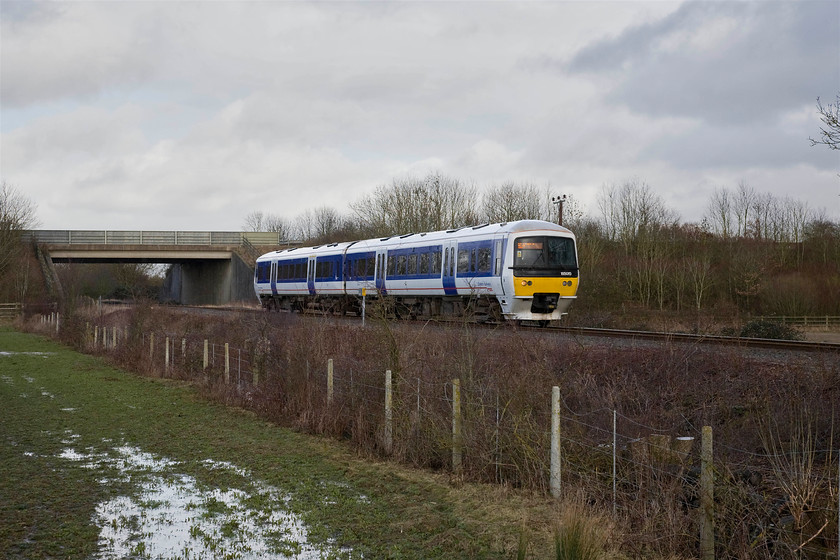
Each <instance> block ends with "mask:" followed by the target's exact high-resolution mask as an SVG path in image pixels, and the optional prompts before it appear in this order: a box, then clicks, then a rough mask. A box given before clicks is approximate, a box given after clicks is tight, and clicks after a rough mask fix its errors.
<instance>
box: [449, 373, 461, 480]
mask: <svg viewBox="0 0 840 560" xmlns="http://www.w3.org/2000/svg"><path fill="white" fill-rule="evenodd" d="M462 430H463V427H462V422H461V380H460V379H457V378H456V379H453V380H452V470H453V472H455V473H460V472H461V470H462V469H463V462H462V461H463V456H464V437H463V432H462Z"/></svg>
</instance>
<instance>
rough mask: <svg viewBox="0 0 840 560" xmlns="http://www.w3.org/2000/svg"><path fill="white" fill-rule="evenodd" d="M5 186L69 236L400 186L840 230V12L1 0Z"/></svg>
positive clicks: (185, 226) (338, 199) (291, 212)
mask: <svg viewBox="0 0 840 560" xmlns="http://www.w3.org/2000/svg"><path fill="white" fill-rule="evenodd" d="M0 10H2V11H1V12H0V25H2V29H0V94H1V95H2V98H0V132H2V138H0V178H2V180H4V181H6V182H7V183H9V184H11V185H13V186H14V187H16V188H17V189H18V190H19V191H21V192H23V193H24V194H26V195H27V196H29V197H30V198H31V199H32V200H33V201H34V202H35V203H36V205H37V214H38V218H39V220H40V223H41V224H40V225H41V227H43V228H46V229H65V228H70V229H146V230H154V229H165V230H172V229H177V230H216V231H219V230H239V229H240V228H241V227H242V226H243V224H244V221H245V216H246V215H247V214H248V213H250V212H252V211H255V210H262V211H264V212H270V213H274V214H278V215H282V216H286V217H288V218H294V216H295V215H297V214H298V213H300V212H301V211H303V210H306V209H313V208H316V207H318V206H323V205H329V206H332V207H334V208H336V209H337V210H340V211H345V210H347V205H348V203H349V202H352V201H354V200H358V199H359V198H360V197H361V196H363V195H365V194H367V193H369V192H371V191H372V190H373V189H374V188H375V187H376V186H377V185H381V184H385V183H389V182H390V181H391V180H392V179H393V178H395V177H405V176H417V177H422V176H424V175H425V174H426V173H427V172H429V171H439V172H441V173H443V174H444V175H447V176H449V177H453V178H457V179H460V180H462V181H464V182H466V183H471V184H476V185H478V186H487V185H491V184H494V183H500V182H503V181H510V180H513V181H519V182H531V183H534V184H537V185H538V186H541V187H542V186H545V185H551V187H552V188H553V189H554V190H556V192H557V193H558V194H560V193H565V194H571V195H574V196H575V197H576V198H578V199H579V200H580V201H581V202H582V203H583V205H584V207H585V208H586V209H587V210H588V212H589V213H590V214H591V215H597V212H598V209H597V205H596V204H595V199H596V195H597V193H598V191H599V189H600V188H601V187H602V186H603V185H605V184H620V183H622V182H624V181H627V180H633V179H635V180H641V181H644V182H646V183H647V184H648V185H650V187H651V188H652V189H653V190H654V191H655V192H656V193H658V194H660V195H661V196H662V197H663V199H664V200H665V201H666V203H667V204H668V205H669V206H670V207H671V208H673V209H674V210H676V211H677V212H678V213H679V214H680V215H681V216H682V219H683V221H698V220H699V219H700V218H701V217H702V215H703V212H704V210H705V207H706V205H707V203H708V200H709V197H710V194H711V193H712V191H713V190H714V189H715V188H716V187H727V188H732V189H734V188H736V187H737V185H738V183H739V182H742V181H743V182H746V183H747V184H748V185H749V186H751V187H753V188H754V189H755V190H757V191H759V192H769V193H772V194H774V195H776V196H779V197H784V196H792V197H795V198H798V199H800V200H803V201H805V202H807V203H808V205H809V206H810V207H811V208H813V209H820V208H824V209H825V210H826V211H827V213H828V215H829V217H830V218H832V219H835V220H840V178H838V172H840V151H832V150H829V149H828V148H826V147H824V146H816V147H812V146H811V145H810V143H809V141H808V138H809V137H814V138H816V137H817V136H818V135H819V126H820V124H821V123H820V120H819V116H818V114H817V111H816V100H817V97H820V98H821V99H822V100H823V102H826V103H827V102H831V103H833V102H834V101H835V98H836V96H837V94H838V92H840V2H838V1H836V0H830V1H825V2H823V1H817V0H802V1H798V2H787V1H772V2H770V1H761V2H754V3H752V2H735V1H729V2H684V3H680V2H670V1H668V2H635V1H626V2H578V1H576V2H511V3H508V2H410V3H395V2H335V3H333V2H317V3H307V2H273V1H265V2H179V3H170V2H161V1H145V2H73V3H39V2H34V3H33V2H18V1H15V0H0Z"/></svg>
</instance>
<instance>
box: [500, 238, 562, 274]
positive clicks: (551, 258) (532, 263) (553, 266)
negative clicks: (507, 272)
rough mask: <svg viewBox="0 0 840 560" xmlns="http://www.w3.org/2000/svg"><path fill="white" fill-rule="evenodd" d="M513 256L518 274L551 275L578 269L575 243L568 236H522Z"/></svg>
mask: <svg viewBox="0 0 840 560" xmlns="http://www.w3.org/2000/svg"><path fill="white" fill-rule="evenodd" d="M513 257H514V258H513V268H514V274H516V275H517V276H523V275H532V276H551V275H555V274H556V273H557V272H558V271H575V270H576V269H577V259H576V256H575V244H574V241H573V240H572V239H569V238H567V237H520V238H519V239H517V240H516V246H515V251H514V255H513Z"/></svg>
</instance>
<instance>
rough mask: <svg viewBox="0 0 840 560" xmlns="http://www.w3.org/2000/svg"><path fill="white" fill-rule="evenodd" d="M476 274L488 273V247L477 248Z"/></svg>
mask: <svg viewBox="0 0 840 560" xmlns="http://www.w3.org/2000/svg"><path fill="white" fill-rule="evenodd" d="M476 268H477V270H478V272H490V247H479V248H478V264H477V265H476Z"/></svg>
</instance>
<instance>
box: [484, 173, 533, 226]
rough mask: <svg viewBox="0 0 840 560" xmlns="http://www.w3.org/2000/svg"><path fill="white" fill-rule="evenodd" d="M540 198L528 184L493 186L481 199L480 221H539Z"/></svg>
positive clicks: (507, 183) (509, 183) (508, 183)
mask: <svg viewBox="0 0 840 560" xmlns="http://www.w3.org/2000/svg"><path fill="white" fill-rule="evenodd" d="M541 198H542V197H541V195H540V192H539V190H538V189H537V187H536V186H534V185H532V184H530V183H524V184H518V183H515V182H513V181H507V182H505V183H501V184H499V185H493V186H491V187H490V188H488V189H487V190H486V191H484V194H483V195H482V197H481V208H482V219H483V220H485V221H487V222H491V223H497V222H512V221H514V220H536V219H540V218H541V217H542V214H543V212H542V206H543V205H542V200H541Z"/></svg>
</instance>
